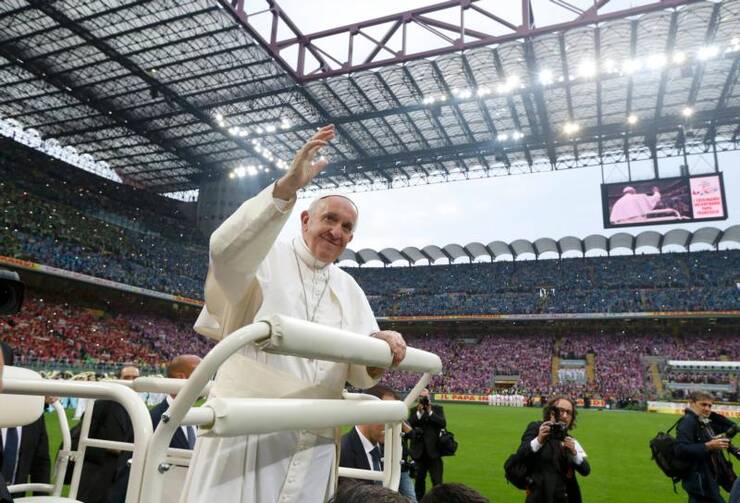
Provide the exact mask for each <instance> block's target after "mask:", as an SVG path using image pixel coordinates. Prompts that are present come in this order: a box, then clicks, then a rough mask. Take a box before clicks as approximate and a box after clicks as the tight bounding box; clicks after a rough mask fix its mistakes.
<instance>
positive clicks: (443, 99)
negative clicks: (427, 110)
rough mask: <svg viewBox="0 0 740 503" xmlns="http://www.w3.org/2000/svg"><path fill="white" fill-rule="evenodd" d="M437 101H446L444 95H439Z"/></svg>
mask: <svg viewBox="0 0 740 503" xmlns="http://www.w3.org/2000/svg"><path fill="white" fill-rule="evenodd" d="M437 99H438V100H439V101H447V95H445V94H440V95H439V96H438V97H437Z"/></svg>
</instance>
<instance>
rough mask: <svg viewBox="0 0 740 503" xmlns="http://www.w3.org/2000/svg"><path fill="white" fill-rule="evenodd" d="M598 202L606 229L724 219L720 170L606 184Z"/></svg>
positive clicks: (725, 212) (722, 186) (724, 209)
mask: <svg viewBox="0 0 740 503" xmlns="http://www.w3.org/2000/svg"><path fill="white" fill-rule="evenodd" d="M601 201H602V207H603V212H604V227H606V228H610V227H628V226H633V225H660V224H674V223H677V222H684V223H686V222H697V221H708V220H725V219H726V218H727V205H726V204H725V187H724V182H723V180H722V173H712V174H710V175H697V176H681V177H675V178H661V179H657V180H643V181H637V182H621V183H607V184H603V185H602V186H601Z"/></svg>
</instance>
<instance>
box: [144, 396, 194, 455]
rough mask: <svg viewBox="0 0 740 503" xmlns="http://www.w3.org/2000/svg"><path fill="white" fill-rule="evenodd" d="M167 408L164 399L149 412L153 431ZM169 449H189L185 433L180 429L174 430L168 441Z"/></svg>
mask: <svg viewBox="0 0 740 503" xmlns="http://www.w3.org/2000/svg"><path fill="white" fill-rule="evenodd" d="M169 408H170V406H169V405H168V404H167V399H166V398H165V399H164V400H162V401H161V402H159V404H157V406H156V407H154V408H153V409H152V410H150V411H149V415H150V416H151V417H152V427H153V428H154V429H155V430H156V429H157V425H159V422H160V421H161V420H162V414H164V413H165V412H167V409H169ZM170 447H172V448H173V449H190V446H189V445H188V439H187V437H186V436H185V433H183V431H182V428H177V430H175V434H174V435H173V436H172V439H171V440H170Z"/></svg>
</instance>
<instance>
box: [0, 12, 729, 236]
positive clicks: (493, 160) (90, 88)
mask: <svg viewBox="0 0 740 503" xmlns="http://www.w3.org/2000/svg"><path fill="white" fill-rule="evenodd" d="M264 1H265V2H266V4H267V14H268V15H269V16H271V17H272V19H273V20H274V23H272V24H269V23H268V25H269V26H271V27H272V28H271V29H270V30H268V33H267V34H266V35H265V34H264V33H263V34H260V31H259V29H258V27H256V26H255V25H253V24H252V22H251V20H252V19H253V16H250V15H248V13H247V12H246V11H244V8H245V7H244V4H245V2H243V0H235V1H233V2H230V1H228V0H179V1H177V2H160V1H151V0H121V1H119V2H103V1H94V2H79V1H72V0H57V1H55V2H46V1H41V0H5V1H3V2H0V24H1V25H2V31H1V32H0V37H1V39H0V117H3V118H4V119H6V120H15V121H18V123H19V124H20V125H19V126H18V128H17V129H18V131H20V129H23V128H30V129H33V130H35V131H36V132H37V133H34V134H38V135H40V137H41V140H43V141H42V142H41V147H40V148H47V147H44V145H46V143H44V142H45V141H47V140H49V139H55V140H57V141H58V144H60V145H61V146H65V145H67V146H71V147H74V149H75V151H71V150H68V151H66V152H65V154H64V155H67V156H69V157H74V156H77V155H82V154H89V155H92V156H93V157H94V159H95V160H96V161H98V162H104V163H107V165H109V166H110V167H111V168H113V169H114V170H115V171H116V173H118V175H119V176H120V177H121V178H122V179H123V181H124V182H126V183H129V184H133V185H137V186H140V187H146V188H149V189H151V190H153V191H156V192H160V193H165V192H172V191H178V190H188V189H194V188H197V187H198V186H199V183H200V182H202V181H203V180H204V179H206V178H209V177H221V176H226V175H227V174H229V173H233V175H232V176H250V175H251V176H254V177H256V178H257V179H259V180H260V184H264V183H266V182H267V181H268V180H270V179H271V178H274V177H275V176H276V175H277V174H279V172H280V169H282V168H284V164H283V162H284V161H289V160H290V158H291V157H292V155H293V153H294V152H295V150H296V149H297V148H298V147H299V146H300V145H301V144H302V143H303V142H304V141H305V139H306V138H307V137H308V136H309V134H310V132H311V131H313V130H314V129H315V128H316V127H317V126H319V125H321V124H324V123H327V122H333V123H335V124H337V127H338V132H339V136H338V139H337V141H335V142H334V143H333V146H332V148H331V149H330V151H329V152H328V155H329V156H330V159H331V161H332V162H331V164H330V165H329V167H328V168H327V169H326V171H325V172H324V173H322V175H321V176H319V177H318V178H317V179H316V185H315V186H313V187H312V188H313V189H321V188H336V187H338V186H343V187H344V186H346V187H351V189H352V190H363V189H377V188H388V187H391V186H399V185H416V184H423V183H431V182H438V181H448V180H456V179H466V178H476V177H484V176H500V175H508V174H516V173H528V172H532V171H548V170H554V169H569V168H574V167H580V166H588V165H599V164H610V163H617V162H623V161H625V160H627V159H628V158H629V159H632V160H637V159H650V158H653V159H656V158H658V157H661V156H669V155H671V156H672V155H677V156H680V155H683V154H685V153H686V152H688V153H699V152H707V151H711V149H713V148H715V147H716V148H717V149H720V150H723V149H724V150H729V149H735V148H737V146H738V133H740V126H738V116H740V90H739V89H738V86H736V82H737V78H738V55H739V54H740V40H738V37H737V34H738V33H740V0H725V1H722V2H709V1H698V0H652V1H645V2H641V5H640V6H639V7H633V8H626V9H625V8H623V7H620V5H622V6H623V5H625V4H624V3H623V2H622V3H620V2H619V0H612V1H610V0H599V2H596V3H595V4H594V6H593V7H591V8H588V9H585V10H584V9H580V8H579V7H577V5H576V3H575V2H568V1H566V0H558V1H557V2H552V3H553V4H556V5H558V6H560V7H561V8H564V9H567V10H568V11H569V12H570V13H571V14H572V17H571V20H570V21H568V22H565V23H559V24H556V25H551V26H547V25H546V22H547V20H546V18H545V17H544V16H539V17H538V12H541V11H540V10H539V6H540V5H542V3H548V2H545V0H532V1H529V0H523V1H522V2H521V12H520V13H519V14H520V15H519V19H515V20H507V19H503V18H502V17H500V16H499V15H496V14H495V13H493V12H490V11H488V10H486V9H485V8H483V7H481V6H480V5H482V4H481V3H479V2H474V1H472V2H471V1H469V0H453V1H447V2H443V3H441V4H437V5H433V6H430V7H426V8H423V9H416V10H415V11H409V12H406V13H400V14H398V15H396V16H387V17H386V18H382V19H379V20H369V21H367V22H365V23H357V24H354V25H350V26H345V27H338V28H336V29H333V30H326V31H324V32H321V33H315V34H308V35H305V34H302V33H301V32H300V26H296V23H293V22H292V21H291V20H290V18H289V17H288V16H287V15H286V14H285V12H284V11H282V10H281V9H280V7H279V6H278V5H277V4H276V3H275V2H274V1H272V0H270V1H269V2H268V1H267V0H264ZM626 5H628V6H629V5H630V4H629V3H627V4H626ZM550 7H552V5H550ZM522 20H524V21H522ZM484 21H487V22H488V23H489V24H488V25H486V24H485V23H484ZM535 23H536V24H535ZM298 24H300V23H298ZM471 26H472V27H475V28H471ZM420 31H422V32H426V33H432V34H434V35H435V36H436V38H437V39H438V42H439V43H437V44H436V45H434V46H433V49H430V50H427V51H423V50H413V49H412V48H411V46H410V45H409V46H407V45H406V42H407V38H412V37H413V36H415V34H417V33H418V32H420ZM337 37H339V38H342V37H344V38H343V39H342V40H344V42H341V43H338V44H334V46H333V47H335V49H336V47H339V52H342V51H343V52H344V54H343V55H342V56H341V57H340V56H337V55H336V52H335V53H330V49H329V48H328V47H329V45H331V44H329V42H330V41H331V40H332V38H334V39H336V38H337ZM363 40H364V41H365V43H367V41H368V40H369V41H370V46H369V48H367V47H366V48H365V54H363V55H362V57H359V56H353V54H354V53H353V50H356V48H357V47H359V46H360V45H361V43H360V42H361V41H363ZM322 44H323V45H322ZM430 47H431V46H430ZM290 51H293V54H294V55H296V57H295V58H294V59H295V62H294V63H291V62H290V61H289V59H290V58H289V57H288V56H287V55H286V54H287V53H290ZM389 54H390V56H389ZM353 57H355V58H357V59H352V58H353ZM424 58H426V59H424ZM432 58H434V59H432ZM18 134H20V133H18ZM48 148H58V145H57V143H53V144H50V145H49V146H48ZM238 167H241V168H242V169H237V168H238ZM656 173H657V167H656ZM263 179H264V180H263ZM512 245H513V243H512ZM543 245H544V244H543Z"/></svg>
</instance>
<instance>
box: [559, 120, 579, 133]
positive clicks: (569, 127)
mask: <svg viewBox="0 0 740 503" xmlns="http://www.w3.org/2000/svg"><path fill="white" fill-rule="evenodd" d="M580 130H581V126H580V125H579V124H578V123H577V122H566V123H565V124H564V125H563V133H565V134H566V135H568V136H570V135H573V134H576V133H577V132H578V131H580Z"/></svg>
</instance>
